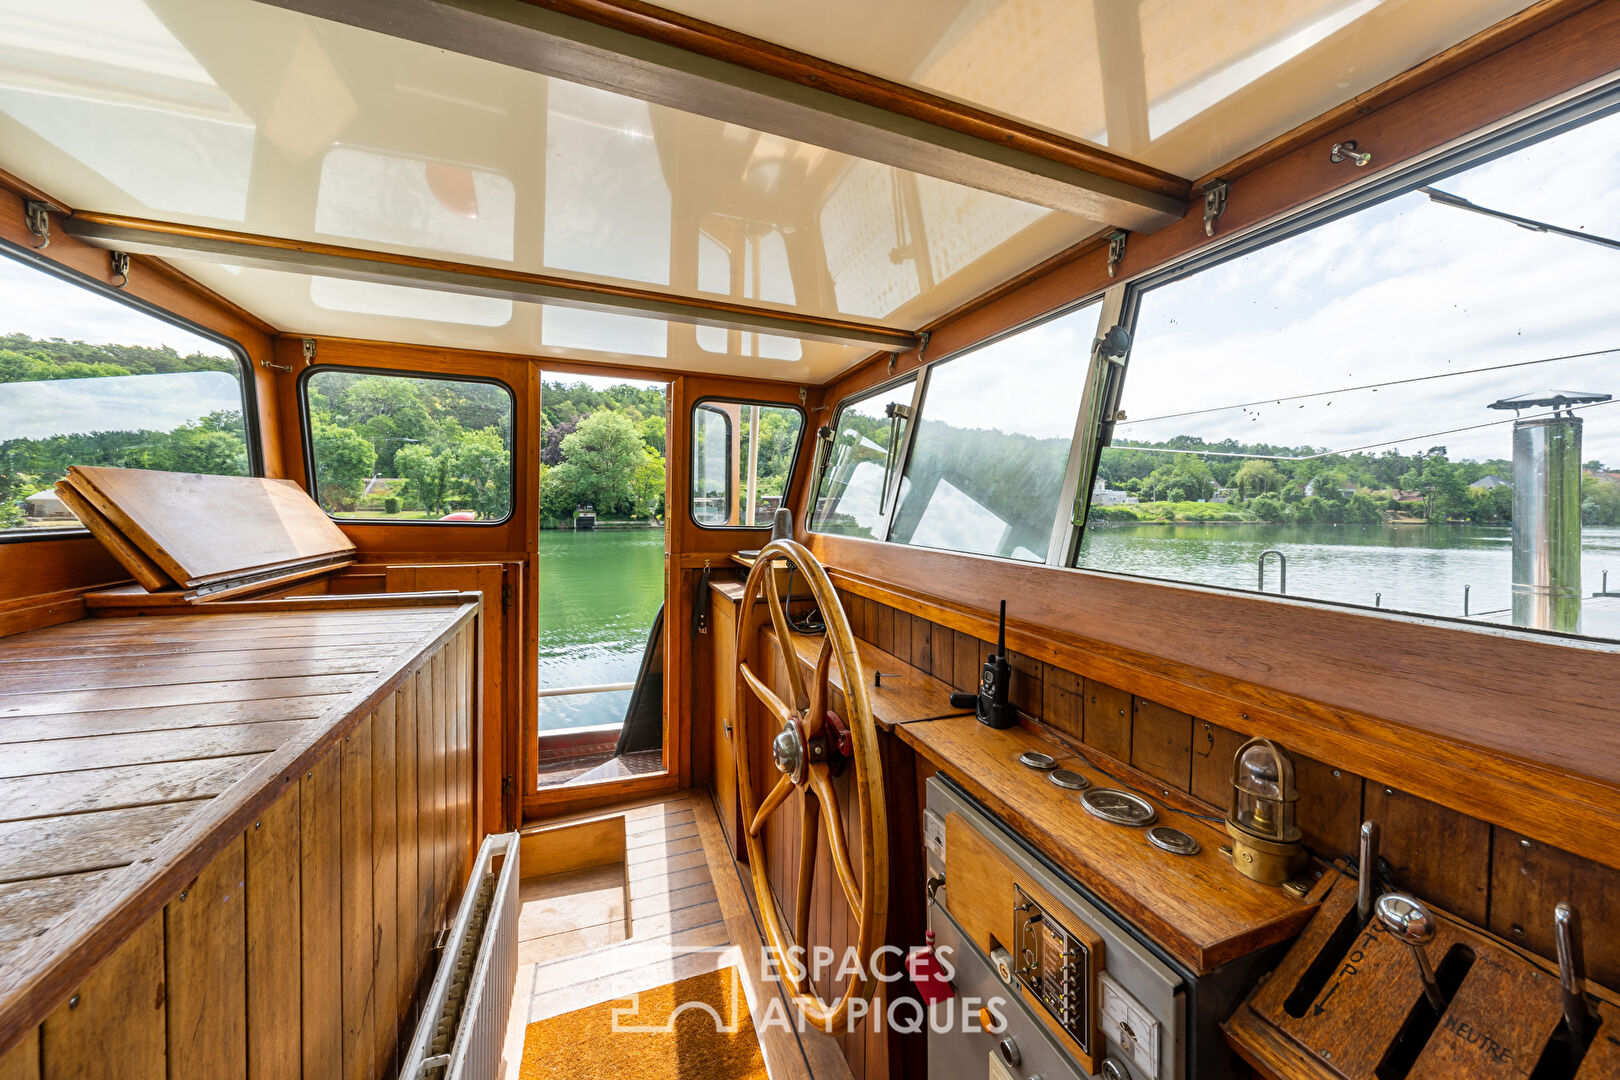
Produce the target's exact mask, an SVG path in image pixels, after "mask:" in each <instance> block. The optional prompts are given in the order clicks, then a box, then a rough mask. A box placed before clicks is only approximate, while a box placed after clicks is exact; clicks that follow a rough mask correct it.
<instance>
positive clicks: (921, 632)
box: [910, 618, 934, 675]
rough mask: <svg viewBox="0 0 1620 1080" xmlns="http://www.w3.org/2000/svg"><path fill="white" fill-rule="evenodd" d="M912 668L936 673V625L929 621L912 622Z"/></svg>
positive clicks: (915, 620) (914, 620)
mask: <svg viewBox="0 0 1620 1080" xmlns="http://www.w3.org/2000/svg"><path fill="white" fill-rule="evenodd" d="M910 661H911V666H912V667H915V668H920V669H922V670H923V671H926V672H927V673H928V674H930V675H932V674H933V673H934V624H933V623H931V622H929V621H928V620H927V619H916V618H914V619H912V620H911V656H910Z"/></svg>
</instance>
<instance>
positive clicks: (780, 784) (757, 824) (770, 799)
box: [748, 774, 793, 836]
mask: <svg viewBox="0 0 1620 1080" xmlns="http://www.w3.org/2000/svg"><path fill="white" fill-rule="evenodd" d="M792 790H793V777H791V776H788V775H786V774H784V775H783V776H782V778H781V779H780V780H778V781H777V782H776V786H775V787H773V788H771V793H770V794H769V795H767V796H765V801H764V802H762V803H760V804H759V812H758V813H756V814H755V815H754V820H753V821H750V822H749V823H748V835H749V836H758V835H759V830H761V829H763V828H764V827H765V819H766V818H768V817H770V816H771V811H773V810H775V809H776V808H777V807H778V806H781V805H782V800H783V799H786V798H787V797H788V792H790V791H792Z"/></svg>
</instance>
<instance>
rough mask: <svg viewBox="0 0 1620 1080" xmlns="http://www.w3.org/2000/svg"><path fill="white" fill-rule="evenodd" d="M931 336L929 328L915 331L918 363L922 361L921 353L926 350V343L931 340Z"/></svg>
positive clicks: (932, 335)
mask: <svg viewBox="0 0 1620 1080" xmlns="http://www.w3.org/2000/svg"><path fill="white" fill-rule="evenodd" d="M933 337H934V334H933V331H931V330H919V331H917V362H918V363H919V364H920V363H922V358H923V353H925V352H927V351H928V343H929V342H930V341H932V340H933Z"/></svg>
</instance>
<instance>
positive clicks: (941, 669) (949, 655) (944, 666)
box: [928, 622, 956, 686]
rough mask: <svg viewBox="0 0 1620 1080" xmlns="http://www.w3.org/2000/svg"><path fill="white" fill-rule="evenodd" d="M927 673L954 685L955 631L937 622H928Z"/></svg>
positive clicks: (948, 684)
mask: <svg viewBox="0 0 1620 1080" xmlns="http://www.w3.org/2000/svg"><path fill="white" fill-rule="evenodd" d="M928 649H929V660H930V663H931V664H932V667H931V668H930V671H929V673H930V674H932V675H933V676H934V678H936V679H938V680H939V681H940V682H942V683H944V684H945V685H946V686H955V685H956V632H955V631H954V630H951V629H950V628H949V627H945V626H941V625H939V623H937V622H930V623H929V624H928Z"/></svg>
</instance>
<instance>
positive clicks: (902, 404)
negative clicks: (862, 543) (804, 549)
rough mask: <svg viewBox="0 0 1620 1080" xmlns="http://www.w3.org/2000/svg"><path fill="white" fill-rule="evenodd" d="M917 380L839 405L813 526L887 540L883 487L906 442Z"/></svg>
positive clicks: (817, 493) (842, 533)
mask: <svg viewBox="0 0 1620 1080" xmlns="http://www.w3.org/2000/svg"><path fill="white" fill-rule="evenodd" d="M915 385H916V379H915V378H911V379H907V380H905V381H904V382H900V383H896V384H895V385H893V386H889V387H885V388H884V389H882V390H878V391H876V392H874V393H871V394H868V395H866V396H865V397H862V398H857V399H856V400H854V401H852V402H849V403H848V404H846V405H844V406H843V407H842V408H841V409H839V411H838V425H837V428H836V430H835V432H834V434H833V441H832V447H831V449H829V450H826V451H824V453H825V454H826V461H825V462H824V463H823V465H822V468H821V476H820V477H819V479H818V481H817V483H816V502H815V508H814V511H813V512H812V514H811V516H810V528H811V529H812V530H813V531H815V532H823V533H838V534H840V535H843V536H863V537H866V538H868V539H873V538H875V539H879V540H881V539H883V537H882V536H881V535H880V533H881V531H882V530H881V526H882V522H883V517H884V515H885V513H887V511H888V510H889V509H890V507H888V506H887V505H886V498H885V487H886V485H887V483H888V480H889V469H890V464H891V461H892V459H893V456H894V455H897V454H898V453H899V452H900V448H901V447H902V446H903V445H904V444H905V438H906V416H905V414H906V413H907V412H909V411H910V409H911V395H912V390H913V388H914V387H915Z"/></svg>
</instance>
